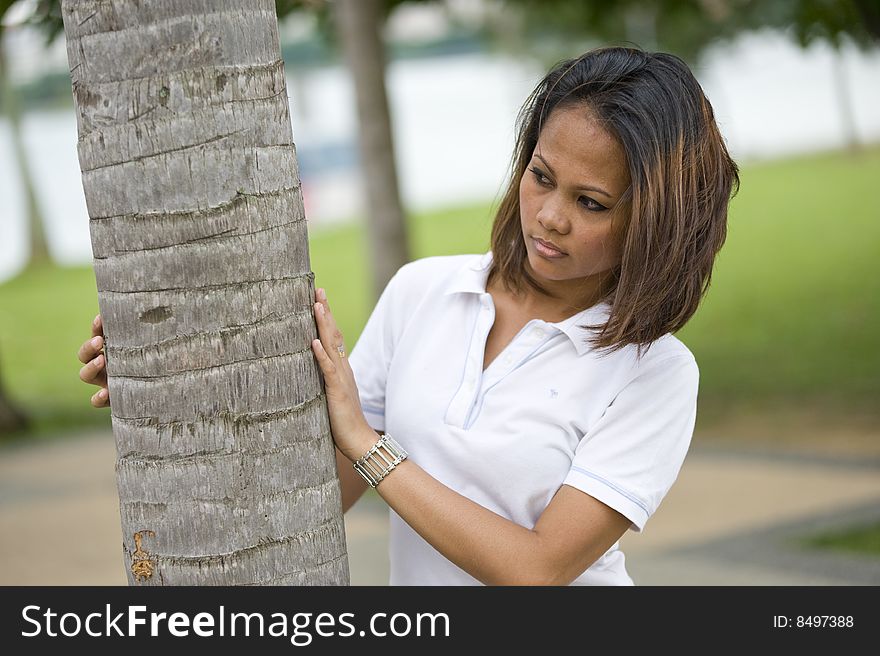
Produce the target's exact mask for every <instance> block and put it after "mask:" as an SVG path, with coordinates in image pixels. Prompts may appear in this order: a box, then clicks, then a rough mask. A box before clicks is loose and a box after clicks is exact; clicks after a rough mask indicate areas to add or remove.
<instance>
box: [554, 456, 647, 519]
mask: <svg viewBox="0 0 880 656" xmlns="http://www.w3.org/2000/svg"><path fill="white" fill-rule="evenodd" d="M571 468H572V469H573V470H574V471H576V472H580V473H581V474H584V475H585V476H589V477H590V478H592V479H595V480H597V481H599V482H600V483H604V484H605V485H607V486H608V487H610V488H611V489H612V490H614V491H615V492H617V493H618V494H620V495H622V496H624V497H626V498H627V499H629V500H630V501H632V502H633V503H634V504H636V505H637V506H638V507H639V508H641V509H642V510H644V511H645V514H646V515H649V516H650V514H651V513H649V512H648V508H647V506H645V504H643V503H642V502H641V501H640V500H639V499H637V498H636V497H634V496H633V495H632V494H630V493H629V492H627V491H626V490H624V489H623V488H622V487H619V486H617V485H615V484H614V483H612V482H611V481H609V480H607V479H605V478H602V477H601V476H599V475H598V474H594V473H593V472H591V471H588V470H586V469H584V468H583V467H578V466H577V465H572V466H571Z"/></svg>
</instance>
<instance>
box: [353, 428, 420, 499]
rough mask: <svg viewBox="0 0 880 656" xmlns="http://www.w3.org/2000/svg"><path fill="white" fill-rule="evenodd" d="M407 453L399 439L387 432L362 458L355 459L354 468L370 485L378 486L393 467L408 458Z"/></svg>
mask: <svg viewBox="0 0 880 656" xmlns="http://www.w3.org/2000/svg"><path fill="white" fill-rule="evenodd" d="M407 455H408V454H407V452H406V450H404V448H403V447H402V446H400V445H399V444H398V443H397V440H395V439H394V438H393V437H391V436H390V435H389V434H388V433H385V434H384V435H383V436H382V437H380V438H379V441H378V442H376V443H375V444H374V445H373V446H372V447H371V448H370V450H369V451H367V452H366V453H365V454H364V455H363V457H362V458H361V459H360V460H357V461H355V463H354V468H355V470H356V471H357V473H358V474H360V475H361V476H362V477H363V479H364V480H365V481H366V482H367V483H369V485H370V487H376V486H377V485H378V484H379V481H381V480H382V479H383V478H385V477H386V476H388V473H389V472H390V471H391V470H392V469H394V468H395V467H397V465H399V464H400V463H402V462H403V461H404V460H406V457H407Z"/></svg>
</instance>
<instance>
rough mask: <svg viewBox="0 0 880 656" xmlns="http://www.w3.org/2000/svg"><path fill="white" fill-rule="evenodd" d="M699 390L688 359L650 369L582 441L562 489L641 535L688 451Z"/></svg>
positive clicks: (695, 371) (653, 365) (673, 359)
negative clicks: (586, 498)
mask: <svg viewBox="0 0 880 656" xmlns="http://www.w3.org/2000/svg"><path fill="white" fill-rule="evenodd" d="M698 384H699V370H698V369H697V364H696V362H694V359H693V356H691V355H690V353H687V354H686V355H681V356H674V357H671V358H669V357H667V358H664V359H663V360H662V361H659V362H653V363H650V364H647V365H646V370H645V371H643V372H639V373H638V374H637V375H636V376H635V377H634V378H633V379H632V380H631V381H630V382H629V383H628V384H627V385H626V386H625V387H624V388H623V389H622V390H621V391H620V393H619V394H618V395H617V396H616V397H615V399H614V401H613V402H612V403H611V405H610V406H609V407H608V408H607V410H606V411H605V413H604V414H603V415H602V417H601V418H600V419H599V420H598V421H597V422H596V425H595V426H593V427H592V428H591V430H590V431H589V432H588V434H587V435H585V436H584V437H583V438H582V439H581V441H580V443H579V444H578V446H577V448H576V450H575V456H574V459H573V461H572V466H571V469H570V471H569V473H568V475H567V476H566V478H565V480H564V481H563V484H565V485H570V486H571V487H574V488H577V489H579V490H581V491H583V492H586V493H587V494H589V495H590V496H592V497H594V498H596V499H598V500H599V501H601V502H602V503H604V504H606V505H608V506H610V507H611V508H614V509H615V510H617V511H618V512H619V513H621V514H622V515H624V516H626V517H627V518H628V519H630V520H632V525H631V526H630V529H631V530H632V531H634V532H636V533H639V532H641V530H642V529H643V528H644V526H645V523H646V522H647V521H648V518H649V517H651V515H653V514H654V512H655V511H656V510H657V507H658V506H659V505H660V502H661V501H662V500H663V498H664V497H665V496H666V493H667V492H668V491H669V488H670V487H672V484H673V483H674V482H675V479H676V478H677V477H678V472H679V470H680V469H681V466H682V463H683V462H684V458H685V455H686V454H687V451H688V448H689V447H690V442H691V437H692V436H693V430H694V422H695V420H696V413H697V388H698Z"/></svg>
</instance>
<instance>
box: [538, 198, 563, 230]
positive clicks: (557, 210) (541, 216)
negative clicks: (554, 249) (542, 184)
mask: <svg viewBox="0 0 880 656" xmlns="http://www.w3.org/2000/svg"><path fill="white" fill-rule="evenodd" d="M537 219H538V223H540V224H541V225H542V226H544V229H545V230H547V231H554V232H558V233H560V234H563V235H564V234H567V233H568V230H569V227H570V226H569V222H568V219H567V218H566V216H565V210H564V208H563V207H561V204H560V202H559V201H558V200H556V199H552V198H548V199H547V200H546V201H545V202H544V204H543V205H541V208H540V209H539V210H538V215H537Z"/></svg>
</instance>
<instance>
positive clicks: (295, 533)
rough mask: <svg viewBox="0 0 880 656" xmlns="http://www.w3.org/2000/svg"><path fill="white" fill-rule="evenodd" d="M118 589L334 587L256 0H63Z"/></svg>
mask: <svg viewBox="0 0 880 656" xmlns="http://www.w3.org/2000/svg"><path fill="white" fill-rule="evenodd" d="M62 9H63V17H64V26H65V34H66V36H67V51H68V59H69V63H70V71H71V79H72V84H73V93H74V101H75V104H76V112H77V124H78V130H79V159H80V165H81V168H82V180H83V189H84V191H85V197H86V204H87V206H88V210H89V216H90V218H91V222H90V226H91V238H92V248H93V254H94V265H95V277H96V281H97V286H98V304H99V307H100V310H101V313H102V315H103V316H104V327H105V336H106V342H107V345H106V354H107V372H108V374H109V384H110V399H111V402H112V420H113V433H114V436H115V440H116V446H117V453H118V461H117V466H116V471H117V484H118V490H119V502H120V514H121V520H122V529H123V536H124V539H125V543H124V548H123V555H124V559H125V563H126V567H127V569H128V579H129V582H130V583H131V584H135V583H137V584H145V585H154V584H169V585H192V584H197V585H213V584H222V585H237V584H296V585H299V584H303V585H335V584H347V583H348V559H347V555H346V551H345V533H344V529H343V524H342V511H341V498H340V489H339V481H338V478H337V475H336V474H337V472H336V464H335V451H334V447H333V442H332V439H331V436H330V429H329V422H328V419H327V413H326V403H325V398H324V396H323V392H322V385H321V380H320V376H319V371H318V369H317V365H316V363H315V362H314V359H313V356H312V353H311V350H310V346H309V345H310V342H311V339H313V338H314V336H315V335H316V330H315V324H314V318H313V315H312V301H313V298H314V276H313V274H312V273H311V269H310V263H309V251H308V240H307V233H306V222H305V215H304V211H303V203H302V194H301V190H300V185H299V174H298V171H297V163H296V156H295V153H294V145H293V141H292V133H291V127H290V117H289V111H288V100H287V92H286V88H285V80H284V66H283V62H282V60H281V54H280V49H279V42H278V31H277V30H278V25H277V19H276V16H275V6H274V2H273V1H272V0H246V1H245V0H212V2H210V3H202V2H198V3H192V2H179V1H173V0H165V1H155V2H150V3H133V2H127V1H123V0H111V1H109V2H108V1H106V0H64V2H63V3H62Z"/></svg>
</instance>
